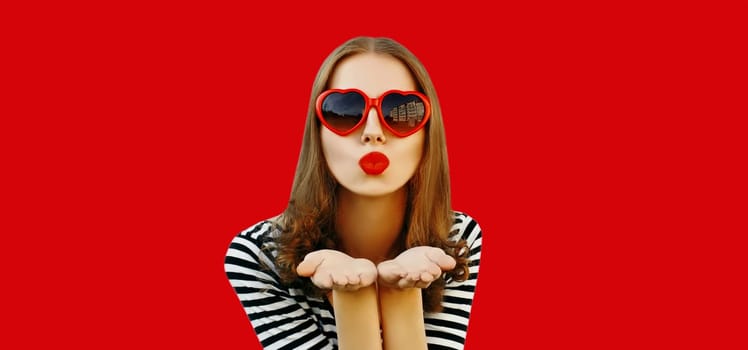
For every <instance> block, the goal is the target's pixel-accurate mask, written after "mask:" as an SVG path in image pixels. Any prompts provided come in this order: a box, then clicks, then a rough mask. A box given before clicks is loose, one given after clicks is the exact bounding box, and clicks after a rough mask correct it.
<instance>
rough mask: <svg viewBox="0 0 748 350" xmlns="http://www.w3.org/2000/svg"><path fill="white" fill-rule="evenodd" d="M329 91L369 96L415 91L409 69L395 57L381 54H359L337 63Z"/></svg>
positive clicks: (331, 77)
mask: <svg viewBox="0 0 748 350" xmlns="http://www.w3.org/2000/svg"><path fill="white" fill-rule="evenodd" d="M328 85H329V88H330V89H351V88H356V89H360V90H362V91H363V92H365V93H366V94H367V95H369V96H370V97H376V96H379V95H381V94H382V93H383V92H385V91H387V90H393V89H396V90H415V89H416V84H415V80H414V79H413V75H412V74H411V73H410V70H409V69H408V67H407V66H406V65H405V64H404V63H403V62H401V61H400V60H398V59H397V58H395V57H392V56H390V55H386V54H379V53H371V52H367V53H360V54H355V55H352V56H349V57H346V58H344V59H343V60H341V61H340V62H338V64H337V66H336V67H335V70H334V71H333V73H332V75H331V76H330V81H329V84H328Z"/></svg>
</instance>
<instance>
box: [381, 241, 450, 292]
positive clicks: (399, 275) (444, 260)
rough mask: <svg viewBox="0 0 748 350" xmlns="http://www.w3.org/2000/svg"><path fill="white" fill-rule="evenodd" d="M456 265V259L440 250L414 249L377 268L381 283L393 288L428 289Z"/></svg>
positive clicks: (428, 248)
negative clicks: (443, 273) (444, 272)
mask: <svg viewBox="0 0 748 350" xmlns="http://www.w3.org/2000/svg"><path fill="white" fill-rule="evenodd" d="M455 264H456V262H455V259H453V258H452V257H451V256H449V255H447V254H446V253H444V251H443V250H441V249H439V248H436V247H429V246H421V247H413V248H410V249H408V250H406V251H404V252H402V253H400V255H398V256H397V257H396V258H394V259H392V260H387V261H383V262H381V263H380V264H379V266H377V270H378V272H379V283H380V284H383V285H385V286H388V287H391V288H426V287H428V286H429V285H430V284H431V282H433V281H434V280H436V279H437V278H439V277H440V276H441V274H442V272H443V271H449V270H452V269H453V268H454V267H455Z"/></svg>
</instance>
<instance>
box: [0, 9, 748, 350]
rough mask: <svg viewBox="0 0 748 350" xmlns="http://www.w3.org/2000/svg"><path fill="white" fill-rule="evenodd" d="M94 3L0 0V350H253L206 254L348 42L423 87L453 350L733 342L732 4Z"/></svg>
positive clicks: (252, 204)
mask: <svg viewBox="0 0 748 350" xmlns="http://www.w3.org/2000/svg"><path fill="white" fill-rule="evenodd" d="M105 3H106V5H103V4H102V3H99V2H89V3H83V2H72V3H65V4H62V3H59V2H58V3H57V4H54V3H39V2H25V4H26V5H23V6H22V7H20V6H19V5H12V4H3V5H0V6H1V7H2V9H1V11H0V13H1V14H0V17H1V18H0V23H1V24H0V26H2V28H1V29H2V51H3V53H2V56H3V60H4V61H5V63H4V64H3V66H2V68H0V71H1V72H2V76H1V77H0V84H1V85H2V87H3V92H2V96H0V101H2V104H0V108H1V109H0V115H1V116H2V125H1V126H0V155H1V156H2V158H1V161H2V163H1V164H2V169H3V170H2V174H3V175H2V184H1V185H0V186H1V187H0V190H1V191H2V192H0V196H1V197H2V199H0V200H2V203H3V208H2V214H1V215H2V222H1V223H0V225H2V226H1V227H0V230H1V231H0V232H2V244H1V246H0V259H2V260H1V261H0V263H1V265H0V266H2V279H3V282H2V285H3V288H2V290H3V291H2V298H1V300H0V308H1V310H2V313H1V314H2V316H0V317H2V319H3V324H4V326H3V331H2V334H3V335H2V337H0V347H2V348H40V347H72V348H81V349H83V348H86V349H88V348H90V349H95V348H109V347H112V346H114V344H121V345H122V346H123V347H146V348H157V347H160V348H182V347H189V348H228V347H233V348H248V349H253V348H254V349H259V346H258V345H257V343H256V338H255V336H254V333H253V331H252V329H251V326H250V324H249V321H248V320H247V318H246V315H245V314H244V313H243V310H242V309H241V305H240V304H239V302H238V300H237V299H236V297H235V295H234V294H233V291H232V289H231V287H230V286H229V284H228V281H227V280H226V278H225V275H224V272H223V257H224V253H225V251H226V249H227V247H228V243H229V241H230V240H231V238H232V237H233V236H234V235H235V234H236V233H238V232H239V231H240V230H242V229H244V228H246V227H247V226H249V225H251V224H253V223H255V222H257V221H259V220H261V219H264V218H267V217H270V216H273V215H275V214H277V213H279V212H280V211H281V210H282V209H283V208H284V207H285V204H286V201H287V199H288V195H289V191H290V185H291V180H292V176H293V171H294V167H295V165H296V159H297V156H298V151H299V147H300V141H301V134H302V128H303V119H304V114H305V112H306V108H307V104H308V100H309V92H310V89H311V84H312V81H313V79H314V76H315V73H316V70H317V68H318V67H319V65H320V64H321V62H322V60H323V59H324V57H325V56H326V55H327V54H328V53H329V52H330V51H331V50H332V49H333V48H334V47H335V46H337V45H338V44H340V43H342V42H343V41H344V40H346V39H348V38H349V37H352V36H355V35H375V36H391V37H393V38H395V39H396V40H398V41H400V42H401V43H403V44H405V45H406V46H407V47H409V48H410V49H411V50H412V51H413V52H414V53H415V54H416V55H417V56H418V57H419V58H420V59H421V60H422V61H423V63H424V64H425V65H426V67H427V69H428V70H429V72H430V73H431V76H432V79H433V81H434V84H435V85H436V88H437V91H438V93H439V98H440V101H441V103H442V107H443V111H444V118H445V123H446V127H447V137H448V150H449V155H450V165H451V171H452V189H453V205H454V207H455V209H458V210H462V211H465V212H467V213H469V214H471V215H472V216H473V217H475V218H476V219H477V220H478V221H479V222H480V224H481V226H482V228H483V233H484V243H483V244H484V249H483V259H482V265H481V275H480V279H479V281H480V282H479V287H478V293H477V295H476V298H475V301H474V311H473V317H472V320H471V325H470V331H469V336H468V345H467V347H468V349H478V348H481V346H479V344H480V343H485V342H489V341H490V342H491V344H492V348H499V349H530V348H575V349H611V348H689V347H694V348H722V349H726V348H741V345H742V347H744V346H746V343H748V341H747V340H746V336H745V333H744V332H745V330H746V311H747V310H746V300H745V295H746V288H745V285H744V284H745V279H746V268H745V266H746V264H745V263H746V261H745V260H746V259H745V250H746V249H745V245H744V244H743V243H742V240H741V238H742V236H744V235H745V233H746V232H748V231H747V230H746V219H745V217H746V191H745V190H746V186H745V176H746V172H745V169H744V166H745V162H746V151H745V149H746V147H745V146H746V129H745V127H744V126H742V125H741V122H742V120H744V119H745V118H746V116H748V113H746V92H747V91H746V81H748V80H746V69H745V62H747V61H746V55H745V53H744V52H743V51H742V50H743V49H744V48H745V45H746V42H748V41H747V40H746V39H747V38H746V14H747V12H746V6H745V5H746V3H745V2H744V1H741V2H735V3H732V4H728V3H723V4H717V3H715V2H711V1H703V2H702V3H684V2H676V1H672V2H649V1H640V2H618V3H615V4H608V2H598V1H585V2H580V1H572V2H537V1H533V2H518V3H521V5H518V4H514V2H512V3H501V2H499V3H497V4H494V5H492V7H489V6H484V5H469V6H461V7H458V8H454V7H451V6H453V5H449V6H450V7H447V5H446V4H445V5H443V6H435V5H433V4H427V3H423V4H420V3H416V2H401V1H400V2H375V3H371V2H363V3H362V2H359V3H355V2H346V3H339V4H337V3H335V2H325V3H322V2H313V3H302V4H291V3H286V2H283V3H272V2H271V3H267V4H265V3H256V4H254V3H251V2H220V3H219V2H205V3H202V4H198V3H193V2H177V1H173V2H153V3H152V2H142V3H141V2H138V3H133V2H121V3H116V4H113V3H111V2H105ZM603 3H605V4H606V5H603Z"/></svg>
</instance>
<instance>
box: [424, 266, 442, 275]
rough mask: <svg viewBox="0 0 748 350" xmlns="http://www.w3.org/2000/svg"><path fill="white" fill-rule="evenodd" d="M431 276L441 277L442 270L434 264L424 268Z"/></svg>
mask: <svg viewBox="0 0 748 350" xmlns="http://www.w3.org/2000/svg"><path fill="white" fill-rule="evenodd" d="M425 272H428V273H429V274H431V275H432V276H441V275H442V269H441V268H440V267H439V266H438V265H436V264H429V266H428V267H427V268H426V271H425Z"/></svg>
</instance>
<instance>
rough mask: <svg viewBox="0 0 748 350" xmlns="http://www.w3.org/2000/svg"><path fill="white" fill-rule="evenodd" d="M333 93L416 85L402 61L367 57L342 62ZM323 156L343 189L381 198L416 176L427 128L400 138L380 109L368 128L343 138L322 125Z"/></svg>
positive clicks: (373, 111)
mask: <svg viewBox="0 0 748 350" xmlns="http://www.w3.org/2000/svg"><path fill="white" fill-rule="evenodd" d="M329 88H330V89H352V88H355V89H359V90H361V91H363V92H364V93H365V94H366V95H368V96H369V97H371V98H376V97H379V96H380V95H381V94H382V93H383V92H385V91H388V90H403V91H413V90H415V89H416V84H415V81H414V80H413V77H412V76H411V74H410V71H409V70H408V68H407V67H406V66H405V65H404V64H403V63H402V62H400V61H399V60H398V59H396V58H394V57H392V56H389V55H384V54H375V53H363V54H356V55H353V56H350V57H347V58H345V59H343V60H342V61H340V62H339V63H338V65H337V66H336V69H335V71H334V72H333V74H332V76H331V78H330V81H329ZM320 133H321V139H322V152H323V153H324V155H325V159H326V160H327V166H328V168H329V169H330V171H331V172H332V175H333V176H334V177H335V179H336V180H337V181H338V183H340V185H341V186H343V187H344V188H345V189H347V190H349V191H351V192H353V193H355V194H359V195H364V196H382V195H387V194H390V193H393V192H395V191H397V190H399V189H400V188H402V187H403V186H404V185H405V184H406V183H407V182H408V180H410V178H411V177H413V174H414V173H415V171H416V169H417V167H418V163H419V162H420V160H421V155H422V152H423V142H424V137H425V131H424V129H421V130H419V131H417V132H416V133H414V134H412V135H409V136H406V137H397V136H395V135H393V134H392V133H391V132H390V131H389V130H387V129H386V128H384V127H383V126H382V125H381V122H380V119H379V116H378V114H377V110H376V108H371V109H370V110H369V111H368V116H367V118H366V121H365V122H364V124H363V125H362V126H361V127H359V128H358V129H357V130H355V131H354V132H353V133H351V134H348V135H345V136H340V135H338V134H335V133H333V132H332V131H330V130H329V129H327V128H326V127H324V126H322V127H321V131H320ZM372 152H374V153H372Z"/></svg>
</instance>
